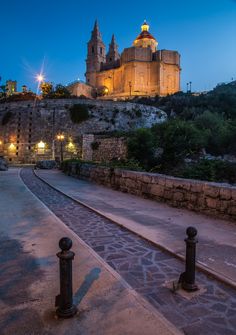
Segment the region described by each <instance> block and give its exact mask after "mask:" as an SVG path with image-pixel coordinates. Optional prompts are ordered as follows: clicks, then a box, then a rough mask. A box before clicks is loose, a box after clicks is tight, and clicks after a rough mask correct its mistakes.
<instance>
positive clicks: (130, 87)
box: [129, 81, 132, 97]
mask: <svg viewBox="0 0 236 335" xmlns="http://www.w3.org/2000/svg"><path fill="white" fill-rule="evenodd" d="M131 90H132V83H131V81H129V96H130V97H131Z"/></svg>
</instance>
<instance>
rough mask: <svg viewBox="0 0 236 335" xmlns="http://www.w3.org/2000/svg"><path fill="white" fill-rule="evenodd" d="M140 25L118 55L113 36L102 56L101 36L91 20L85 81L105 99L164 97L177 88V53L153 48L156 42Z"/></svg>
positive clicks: (178, 58)
mask: <svg viewBox="0 0 236 335" xmlns="http://www.w3.org/2000/svg"><path fill="white" fill-rule="evenodd" d="M148 30H149V26H148V24H147V23H146V22H145V23H144V24H143V25H142V32H141V34H140V35H139V36H138V37H137V38H136V39H135V41H134V43H133V46H132V47H130V48H126V49H124V51H123V52H122V54H121V56H120V55H119V53H118V46H117V44H116V42H115V37H114V35H113V36H112V40H111V43H110V46H109V51H108V53H107V55H106V50H105V45H104V43H103V41H102V36H101V33H100V31H99V28H98V24H97V22H96V23H95V26H94V29H93V31H92V36H91V39H90V41H89V42H88V53H87V60H86V64H87V69H86V83H87V85H89V86H92V87H93V88H94V90H95V91H97V92H99V91H100V90H101V88H104V95H106V96H107V97H108V98H129V97H131V96H155V95H160V96H165V95H167V94H173V93H176V92H178V91H180V71H181V69H180V55H179V53H178V52H177V51H171V50H157V45H158V43H157V41H156V39H155V38H154V37H153V36H152V35H151V34H150V33H149V31H148Z"/></svg>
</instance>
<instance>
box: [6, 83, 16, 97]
mask: <svg viewBox="0 0 236 335" xmlns="http://www.w3.org/2000/svg"><path fill="white" fill-rule="evenodd" d="M16 92H17V81H16V80H7V81H6V93H7V95H12V94H14V93H16Z"/></svg>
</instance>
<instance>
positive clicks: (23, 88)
mask: <svg viewBox="0 0 236 335" xmlns="http://www.w3.org/2000/svg"><path fill="white" fill-rule="evenodd" d="M21 88H22V93H27V92H28V87H27V86H26V85H22V87H21Z"/></svg>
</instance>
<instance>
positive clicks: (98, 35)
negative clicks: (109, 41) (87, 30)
mask: <svg viewBox="0 0 236 335" xmlns="http://www.w3.org/2000/svg"><path fill="white" fill-rule="evenodd" d="M92 38H94V39H98V40H101V39H102V35H101V33H100V31H99V26H98V20H97V19H96V21H95V23H94V27H93V31H92Z"/></svg>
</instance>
